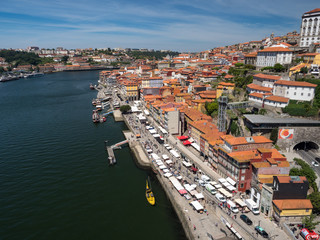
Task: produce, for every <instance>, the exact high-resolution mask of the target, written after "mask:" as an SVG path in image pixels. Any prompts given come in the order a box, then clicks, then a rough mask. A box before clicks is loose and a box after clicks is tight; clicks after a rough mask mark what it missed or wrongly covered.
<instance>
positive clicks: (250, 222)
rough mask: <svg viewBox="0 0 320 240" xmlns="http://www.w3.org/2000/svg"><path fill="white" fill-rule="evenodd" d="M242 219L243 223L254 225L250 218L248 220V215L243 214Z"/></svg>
mask: <svg viewBox="0 0 320 240" xmlns="http://www.w3.org/2000/svg"><path fill="white" fill-rule="evenodd" d="M240 218H241V220H242V221H244V222H245V223H246V224H248V225H252V221H251V219H250V218H248V217H247V216H246V215H244V214H242V215H240Z"/></svg>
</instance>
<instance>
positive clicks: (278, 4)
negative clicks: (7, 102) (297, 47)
mask: <svg viewBox="0 0 320 240" xmlns="http://www.w3.org/2000/svg"><path fill="white" fill-rule="evenodd" d="M315 8H320V2H319V0H307V1H301V0H267V1H266V0H193V1H190V0H153V1H152V0H151V1H150V0H149V1H147V0H7V1H1V7H0V48H23V49H25V48H26V47H28V46H38V47H40V48H56V47H64V48H66V49H75V48H109V47H110V48H148V49H155V50H163V49H165V50H172V51H180V52H198V51H204V50H208V49H212V48H214V47H219V46H226V45H231V44H235V43H241V42H247V41H254V40H261V39H263V38H265V37H267V36H270V34H271V33H274V34H275V36H280V35H285V34H286V33H288V32H291V31H293V30H296V31H298V32H300V24H301V16H302V15H303V13H305V12H308V11H310V10H312V9H315Z"/></svg>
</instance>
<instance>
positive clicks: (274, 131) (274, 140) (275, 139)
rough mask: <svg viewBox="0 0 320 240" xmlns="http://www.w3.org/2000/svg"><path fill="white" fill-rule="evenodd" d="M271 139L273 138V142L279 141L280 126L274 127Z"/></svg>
mask: <svg viewBox="0 0 320 240" xmlns="http://www.w3.org/2000/svg"><path fill="white" fill-rule="evenodd" d="M270 140H272V141H273V143H276V142H277V141H278V128H274V129H272V131H271V134H270Z"/></svg>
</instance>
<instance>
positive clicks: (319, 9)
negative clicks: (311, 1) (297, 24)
mask: <svg viewBox="0 0 320 240" xmlns="http://www.w3.org/2000/svg"><path fill="white" fill-rule="evenodd" d="M317 12H320V8H316V9H313V10H311V11H309V12H306V13H317ZM306 13H304V14H306Z"/></svg>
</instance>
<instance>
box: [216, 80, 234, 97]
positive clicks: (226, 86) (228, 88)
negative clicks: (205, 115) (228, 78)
mask: <svg viewBox="0 0 320 240" xmlns="http://www.w3.org/2000/svg"><path fill="white" fill-rule="evenodd" d="M234 87H235V84H234V83H226V82H220V83H219V85H218V86H217V98H219V97H220V96H221V95H222V93H224V92H226V93H227V94H231V93H232V92H233V91H234Z"/></svg>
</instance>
